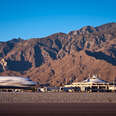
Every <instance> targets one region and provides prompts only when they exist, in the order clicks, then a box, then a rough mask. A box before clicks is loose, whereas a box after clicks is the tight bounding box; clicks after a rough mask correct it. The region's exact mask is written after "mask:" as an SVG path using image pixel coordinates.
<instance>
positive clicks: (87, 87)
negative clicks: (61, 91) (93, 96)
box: [64, 75, 116, 92]
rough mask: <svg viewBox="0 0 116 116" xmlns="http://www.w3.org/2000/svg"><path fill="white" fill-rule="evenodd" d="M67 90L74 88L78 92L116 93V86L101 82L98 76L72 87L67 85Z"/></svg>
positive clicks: (74, 84) (73, 84)
mask: <svg viewBox="0 0 116 116" xmlns="http://www.w3.org/2000/svg"><path fill="white" fill-rule="evenodd" d="M64 87H65V88H73V89H74V90H75V91H78V92H110V91H116V86H115V85H114V84H113V83H109V82H107V81H104V80H101V79H99V78H98V77H97V75H93V76H92V77H89V78H87V79H86V80H84V81H81V82H75V83H72V84H70V85H65V86H64Z"/></svg>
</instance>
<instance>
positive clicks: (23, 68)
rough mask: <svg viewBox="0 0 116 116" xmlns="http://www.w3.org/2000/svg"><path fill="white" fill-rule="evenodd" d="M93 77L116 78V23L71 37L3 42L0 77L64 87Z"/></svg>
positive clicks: (87, 29) (85, 29) (0, 56)
mask: <svg viewBox="0 0 116 116" xmlns="http://www.w3.org/2000/svg"><path fill="white" fill-rule="evenodd" d="M89 74H97V75H99V76H100V77H101V78H102V79H105V80H107V81H112V80H114V79H115V78H116V23H108V24H104V25H101V26H99V27H91V26H86V27H83V28H81V29H80V30H76V31H71V32H69V33H68V34H65V33H56V34H53V35H50V36H48V37H45V38H32V39H29V40H22V39H20V38H19V39H13V40H10V41H7V42H0V75H16V76H24V77H30V78H31V79H32V80H34V81H37V82H39V83H43V84H51V85H64V84H67V83H72V82H74V81H80V80H83V79H84V78H86V77H88V75H89Z"/></svg>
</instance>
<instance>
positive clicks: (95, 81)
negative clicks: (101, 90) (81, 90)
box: [82, 75, 107, 83]
mask: <svg viewBox="0 0 116 116" xmlns="http://www.w3.org/2000/svg"><path fill="white" fill-rule="evenodd" d="M82 82H84V83H107V82H106V81H104V80H101V79H99V78H97V76H95V75H93V77H91V78H88V79H86V80H84V81H82Z"/></svg>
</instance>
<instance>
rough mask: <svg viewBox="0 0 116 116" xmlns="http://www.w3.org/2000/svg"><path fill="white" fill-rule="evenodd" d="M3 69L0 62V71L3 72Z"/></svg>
mask: <svg viewBox="0 0 116 116" xmlns="http://www.w3.org/2000/svg"><path fill="white" fill-rule="evenodd" d="M3 71H4V70H3V67H2V65H1V64H0V72H3Z"/></svg>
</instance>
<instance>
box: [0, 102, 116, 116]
mask: <svg viewBox="0 0 116 116" xmlns="http://www.w3.org/2000/svg"><path fill="white" fill-rule="evenodd" d="M0 116H116V104H114V103H102V104H101V103H78V104H70V103H69V104H62V103H59V104H52V103H50V104H44V103H43V104H38V103H37V104H36V103H26V104H25V103H18V104H17V103H14V104H0Z"/></svg>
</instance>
